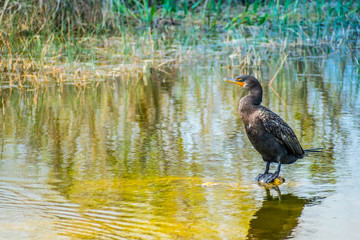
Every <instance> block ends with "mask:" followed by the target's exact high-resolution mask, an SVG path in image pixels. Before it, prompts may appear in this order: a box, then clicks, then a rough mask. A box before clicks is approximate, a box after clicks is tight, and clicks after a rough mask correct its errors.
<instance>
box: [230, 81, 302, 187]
mask: <svg viewBox="0 0 360 240" xmlns="http://www.w3.org/2000/svg"><path fill="white" fill-rule="evenodd" d="M226 81H227V82H232V83H235V84H238V85H240V86H242V87H243V88H245V89H247V90H248V91H249V94H248V95H246V96H245V97H243V98H241V99H240V102H239V113H240V117H241V119H242V121H243V123H244V126H245V130H246V134H247V136H248V138H249V140H250V142H251V143H252V145H253V146H254V148H255V149H256V150H257V151H258V152H259V153H260V154H261V156H262V158H263V160H264V161H265V162H266V169H265V172H264V174H259V175H258V176H257V178H256V180H258V181H263V182H265V183H270V182H273V181H274V180H275V179H276V178H277V177H278V176H279V173H280V167H281V164H291V163H294V162H296V160H298V159H299V158H303V157H304V153H305V151H304V150H303V148H302V147H301V145H300V143H299V140H298V139H297V137H296V135H295V133H294V131H293V130H292V129H291V128H290V126H289V125H288V124H287V123H286V122H285V121H284V120H282V119H281V118H280V117H279V116H278V115H277V114H276V113H274V112H272V111H271V110H269V109H268V108H266V107H264V106H261V105H260V103H261V101H262V87H261V85H260V83H259V81H258V80H257V79H256V78H254V77H252V76H248V75H243V76H240V77H237V78H235V79H226ZM272 162H274V163H278V168H277V170H276V172H274V173H273V174H272V173H269V167H270V163H272Z"/></svg>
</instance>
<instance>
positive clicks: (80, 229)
mask: <svg viewBox="0 0 360 240" xmlns="http://www.w3.org/2000/svg"><path fill="white" fill-rule="evenodd" d="M205 181H206V179H201V178H176V177H163V178H151V179H101V180H93V181H79V182H75V183H74V185H73V186H72V187H71V190H70V194H69V200H70V201H71V202H73V203H75V204H78V205H79V216H78V217H76V218H74V217H73V216H71V217H70V216H69V217H63V218H62V219H61V221H60V222H59V224H58V226H59V228H60V232H61V234H63V235H66V236H69V237H76V238H101V236H118V237H124V238H137V239H170V238H171V239H174V238H175V239H176V238H186V239H189V238H190V239H193V238H196V239H204V238H207V239H209V238H210V239H216V238H234V237H236V238H237V237H240V238H245V236H246V234H247V229H248V225H249V221H250V219H251V218H252V216H253V214H254V212H255V211H256V208H255V206H254V204H255V203H256V202H255V201H254V200H253V199H252V198H251V197H250V196H249V194H250V193H249V188H250V187H249V186H247V187H246V186H245V185H243V186H242V187H241V184H238V183H236V184H235V183H218V184H213V185H212V186H211V187H206V186H204V185H203V183H204V182H205Z"/></svg>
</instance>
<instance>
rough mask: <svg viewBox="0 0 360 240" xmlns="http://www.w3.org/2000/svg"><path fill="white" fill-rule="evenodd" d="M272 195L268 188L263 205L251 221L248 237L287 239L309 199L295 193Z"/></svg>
mask: <svg viewBox="0 0 360 240" xmlns="http://www.w3.org/2000/svg"><path fill="white" fill-rule="evenodd" d="M275 190H276V191H277V193H278V196H272V195H271V193H270V189H268V188H267V189H266V197H265V198H264V201H263V204H262V207H261V208H260V209H259V210H258V211H257V212H256V213H255V214H254V217H253V219H252V220H251V222H250V228H249V231H248V235H247V239H286V238H287V237H289V236H290V235H291V233H292V231H293V230H294V228H295V227H296V226H297V225H298V221H299V220H298V218H299V217H300V215H301V212H302V210H303V208H304V206H305V204H306V203H308V202H309V201H308V200H306V199H302V198H299V197H297V196H295V195H293V194H284V195H281V193H280V189H279V188H278V187H276V188H275Z"/></svg>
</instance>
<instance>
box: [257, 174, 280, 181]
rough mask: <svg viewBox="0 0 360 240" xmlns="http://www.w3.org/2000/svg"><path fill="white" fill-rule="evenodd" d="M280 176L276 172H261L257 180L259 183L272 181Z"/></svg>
mask: <svg viewBox="0 0 360 240" xmlns="http://www.w3.org/2000/svg"><path fill="white" fill-rule="evenodd" d="M278 176H279V174H276V173H262V174H259V175H258V176H257V177H256V178H255V180H256V181H258V182H259V183H272V182H274V181H275V179H276V178H277V177H278Z"/></svg>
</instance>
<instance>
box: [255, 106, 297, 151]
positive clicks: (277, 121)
mask: <svg viewBox="0 0 360 240" xmlns="http://www.w3.org/2000/svg"><path fill="white" fill-rule="evenodd" d="M265 115H267V116H266V117H263V118H262V120H263V123H264V127H265V129H266V130H267V131H268V132H270V133H272V134H273V135H274V136H275V137H276V138H277V139H278V140H279V141H280V142H281V143H282V144H283V145H284V146H285V147H286V149H287V150H288V151H289V153H292V154H294V155H295V156H297V157H302V156H303V155H304V150H303V148H302V147H301V145H300V143H299V140H298V139H297V137H296V135H295V133H294V131H293V130H292V129H291V128H290V126H289V125H288V124H287V123H286V122H285V121H284V120H282V119H281V118H280V117H279V116H278V115H276V114H275V113H274V112H271V111H270V110H268V111H267V112H266V114H265Z"/></svg>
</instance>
